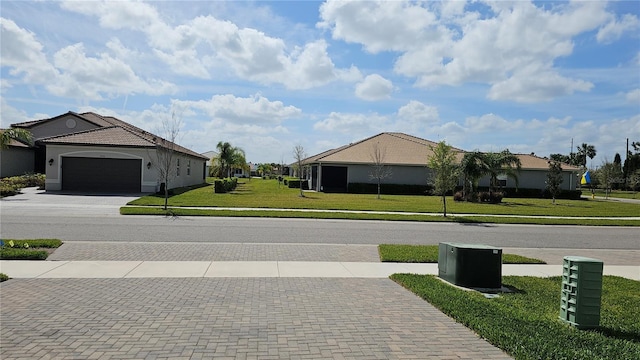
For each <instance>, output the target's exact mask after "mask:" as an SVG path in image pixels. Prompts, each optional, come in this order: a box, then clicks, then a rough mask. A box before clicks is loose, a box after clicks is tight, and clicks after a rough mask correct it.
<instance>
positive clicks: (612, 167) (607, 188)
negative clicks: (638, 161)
mask: <svg viewBox="0 0 640 360" xmlns="http://www.w3.org/2000/svg"><path fill="white" fill-rule="evenodd" d="M596 176H597V178H598V181H599V182H600V185H601V186H603V187H604V194H605V195H604V196H605V198H609V193H610V192H611V187H612V185H613V184H614V183H615V182H616V181H617V179H619V178H620V177H621V176H622V172H621V169H620V168H619V167H618V166H616V164H614V163H612V162H609V161H608V160H607V159H606V158H605V159H604V162H603V163H602V166H600V168H599V169H598V171H596Z"/></svg>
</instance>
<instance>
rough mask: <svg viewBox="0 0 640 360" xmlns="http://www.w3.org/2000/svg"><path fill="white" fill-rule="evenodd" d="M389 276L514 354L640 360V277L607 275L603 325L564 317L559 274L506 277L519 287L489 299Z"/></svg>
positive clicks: (431, 281) (419, 278)
mask: <svg viewBox="0 0 640 360" xmlns="http://www.w3.org/2000/svg"><path fill="white" fill-rule="evenodd" d="M391 279H392V280H394V281H396V282H397V283H399V284H400V285H402V286H404V287H405V288H407V289H409V290H410V291H412V292H414V293H415V294H417V295H418V296H420V297H422V298H423V299H425V300H427V301H428V302H430V303H431V304H433V305H434V306H435V307H437V308H438V309H440V310H441V311H443V312H444V313H445V314H447V315H449V316H450V317H452V318H453V319H455V320H456V321H458V322H460V323H462V324H464V325H465V326H467V327H469V328H470V329H472V330H473V331H475V332H476V333H478V335H480V337H482V338H484V339H487V341H489V342H490V343H491V344H493V345H495V346H497V347H499V348H501V349H503V350H505V351H506V352H507V353H508V354H509V355H511V356H513V357H514V358H516V359H585V360H592V359H602V360H604V359H640V282H638V281H633V280H629V279H624V278H620V277H614V276H605V277H604V278H603V288H602V305H601V318H600V328H599V329H597V330H578V329H576V328H574V327H571V326H568V325H566V324H565V323H563V322H562V321H560V320H559V319H558V318H559V314H560V294H561V278H560V277H553V278H535V277H521V276H504V277H503V278H502V283H503V285H505V286H507V287H509V288H511V289H513V290H515V291H516V292H514V293H510V294H500V297H498V298H493V299H487V298H485V297H484V296H483V295H482V294H480V293H478V292H473V291H465V290H461V289H458V288H455V287H453V286H450V285H448V284H446V283H444V282H442V281H440V280H439V279H437V278H436V277H434V276H429V275H412V274H394V275H392V276H391Z"/></svg>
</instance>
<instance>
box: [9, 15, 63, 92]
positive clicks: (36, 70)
mask: <svg viewBox="0 0 640 360" xmlns="http://www.w3.org/2000/svg"><path fill="white" fill-rule="evenodd" d="M0 20H1V21H0V28H1V29H2V32H1V33H0V36H1V37H2V41H0V46H1V48H0V56H2V66H3V67H5V66H8V67H11V68H12V69H11V70H10V72H9V73H10V74H11V75H13V76H20V75H21V74H23V75H24V77H23V79H24V81H25V82H27V83H29V84H43V83H46V82H48V81H51V80H52V79H55V78H56V77H57V76H58V71H57V70H56V69H55V68H54V67H53V66H52V65H51V64H50V63H49V61H48V60H47V58H46V56H45V54H44V53H43V46H42V44H41V43H40V42H39V41H38V40H37V39H36V36H35V35H34V34H33V33H31V32H29V31H27V30H25V29H22V28H20V27H19V26H18V25H16V23H15V22H13V21H12V20H9V19H5V18H0Z"/></svg>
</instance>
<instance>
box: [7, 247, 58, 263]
mask: <svg viewBox="0 0 640 360" xmlns="http://www.w3.org/2000/svg"><path fill="white" fill-rule="evenodd" d="M47 256H49V253H47V252H46V251H44V250H33V249H19V248H7V247H4V248H1V249H0V260H46V259H47Z"/></svg>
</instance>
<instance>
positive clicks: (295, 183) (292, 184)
mask: <svg viewBox="0 0 640 360" xmlns="http://www.w3.org/2000/svg"><path fill="white" fill-rule="evenodd" d="M287 186H289V188H291V189H300V180H289V181H288V184H287ZM302 190H309V182H308V181H307V180H302Z"/></svg>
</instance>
